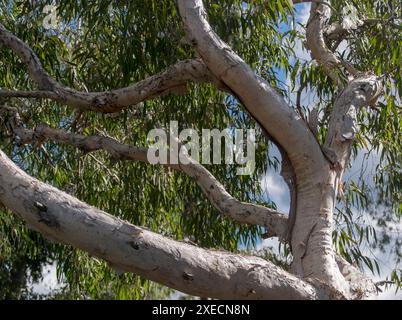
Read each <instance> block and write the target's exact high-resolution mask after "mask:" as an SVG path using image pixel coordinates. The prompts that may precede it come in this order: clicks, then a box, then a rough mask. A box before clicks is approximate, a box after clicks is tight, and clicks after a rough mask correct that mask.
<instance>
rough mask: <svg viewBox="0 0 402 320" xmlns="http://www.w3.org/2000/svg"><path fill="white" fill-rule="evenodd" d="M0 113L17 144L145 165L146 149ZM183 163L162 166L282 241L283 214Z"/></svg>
mask: <svg viewBox="0 0 402 320" xmlns="http://www.w3.org/2000/svg"><path fill="white" fill-rule="evenodd" d="M1 111H3V112H4V111H6V112H8V113H9V115H10V118H9V119H8V120H7V123H8V124H9V126H10V127H11V130H12V131H13V134H14V135H16V136H17V137H18V139H19V143H20V144H36V145H37V144H42V143H44V142H45V141H47V140H51V141H54V142H56V143H62V144H66V145H70V146H73V147H75V148H78V149H80V150H82V151H83V152H85V153H88V152H93V151H97V150H104V151H106V152H108V153H109V154H110V155H111V157H112V158H113V159H116V160H134V161H141V162H148V157H147V154H148V149H147V148H140V147H135V146H130V145H127V144H123V143H120V142H118V141H117V140H115V139H113V138H109V137H103V136H83V135H80V134H75V133H69V132H66V131H64V130H61V129H53V128H51V127H49V126H47V125H39V126H37V127H36V128H35V130H31V129H27V128H25V127H23V126H22V124H21V123H20V120H19V115H18V113H16V110H15V109H14V108H9V107H2V108H1V109H0V114H1ZM181 157H185V158H186V160H187V164H183V163H180V164H169V163H167V164H164V165H165V166H167V167H170V168H172V169H174V170H178V171H182V172H183V173H185V174H187V175H188V176H189V177H191V178H192V179H194V181H195V182H196V183H197V184H198V185H199V187H200V188H201V189H202V191H203V192H204V194H205V195H206V196H207V198H208V199H209V200H210V201H211V203H212V204H213V205H214V207H215V208H216V209H217V210H219V211H220V212H221V213H222V214H224V215H226V216H228V217H229V218H231V219H233V220H235V221H237V222H240V223H244V224H249V225H259V226H262V227H264V228H266V229H267V234H268V235H269V236H271V237H273V236H278V237H280V238H281V239H284V238H285V234H286V229H287V217H286V215H284V214H282V213H280V212H278V211H275V210H272V209H269V208H267V207H264V206H260V205H255V204H251V203H245V202H241V201H239V200H237V199H236V198H234V197H233V196H231V195H230V194H229V193H228V192H227V191H226V189H225V188H224V186H223V185H222V184H221V183H220V182H219V181H218V180H217V179H216V178H215V177H214V176H213V175H212V174H211V173H210V172H209V171H208V170H207V169H206V168H205V167H204V166H203V165H201V164H200V163H198V162H196V161H194V160H193V159H192V158H190V157H189V156H188V155H187V154H186V153H182V154H181Z"/></svg>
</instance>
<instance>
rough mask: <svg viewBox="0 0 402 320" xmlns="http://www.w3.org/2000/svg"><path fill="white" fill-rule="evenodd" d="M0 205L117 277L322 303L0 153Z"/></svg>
mask: <svg viewBox="0 0 402 320" xmlns="http://www.w3.org/2000/svg"><path fill="white" fill-rule="evenodd" d="M0 202H1V203H2V204H3V205H4V206H6V207H7V208H9V209H10V210H12V211H13V212H15V213H16V214H18V215H19V216H20V217H21V218H22V219H23V220H24V221H26V223H27V224H28V226H29V227H30V228H32V229H34V230H37V231H39V232H40V233H42V234H43V235H44V236H45V237H47V238H49V239H52V240H54V241H57V242H61V243H64V244H69V245H72V246H74V247H75V248H79V249H82V250H84V251H86V252H88V253H89V254H91V255H93V256H96V257H98V258H101V259H104V260H106V261H108V262H109V263H110V265H111V266H112V267H113V268H115V269H117V270H119V271H129V272H134V273H136V274H138V275H141V276H144V277H146V278H147V279H150V280H153V281H156V282H158V283H161V284H164V285H166V286H169V287H171V288H175V289H177V290H180V291H182V292H186V293H188V294H192V295H198V296H207V297H212V298H219V299H318V298H320V299H323V298H324V299H325V298H329V296H328V295H327V294H326V293H325V290H324V289H321V288H319V289H316V288H315V287H313V286H312V285H310V284H308V283H306V282H304V281H302V280H300V279H298V278H297V277H295V276H293V275H291V274H289V273H287V272H285V271H283V270H281V269H280V268H279V267H277V266H275V265H274V264H272V263H270V262H268V261H266V260H263V259H261V258H256V257H249V256H242V255H235V254H231V253H227V252H222V251H217V250H205V249H201V248H198V247H196V246H192V245H189V244H186V243H182V242H177V241H173V240H170V239H168V238H166V237H163V236H161V235H158V234H155V233H153V232H151V231H148V230H145V229H142V228H140V227H137V226H134V225H132V224H129V223H127V222H124V221H122V220H120V219H118V218H116V217H113V216H111V215H109V214H107V213H105V212H103V211H101V210H99V209H96V208H94V207H91V206H89V205H87V204H86V203H83V202H81V201H79V200H78V199H76V198H74V197H72V196H70V195H68V194H66V193H64V192H62V191H60V190H58V189H56V188H53V187H51V186H49V185H47V184H45V183H42V182H40V181H38V180H36V179H34V178H32V177H30V176H28V175H27V174H26V173H25V172H23V171H22V170H21V169H20V168H18V167H17V166H16V165H15V164H14V163H13V162H12V161H10V160H9V159H8V158H7V156H6V155H5V154H4V153H3V152H2V151H0Z"/></svg>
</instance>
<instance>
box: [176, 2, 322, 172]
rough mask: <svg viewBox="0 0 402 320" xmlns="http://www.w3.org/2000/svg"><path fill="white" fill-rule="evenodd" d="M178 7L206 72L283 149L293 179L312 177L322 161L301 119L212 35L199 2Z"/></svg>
mask: <svg viewBox="0 0 402 320" xmlns="http://www.w3.org/2000/svg"><path fill="white" fill-rule="evenodd" d="M178 4H179V9H180V14H181V16H182V20H183V22H184V25H185V28H186V31H187V37H188V40H189V42H190V43H192V44H193V45H194V47H195V49H196V50H197V52H198V53H199V54H200V56H201V57H202V59H203V61H204V62H205V64H206V65H207V67H208V69H209V70H210V71H211V72H212V73H213V74H214V75H215V77H216V78H217V79H219V80H221V81H222V82H223V83H224V84H225V85H226V86H227V87H229V88H230V89H231V91H232V92H233V93H234V94H235V96H236V97H237V98H238V99H239V100H240V101H241V102H242V104H243V105H244V106H245V108H246V109H247V110H248V111H249V112H250V114H251V115H252V116H253V117H254V119H256V121H257V122H258V123H259V125H260V126H261V128H262V129H263V130H265V131H266V132H267V133H268V134H269V136H270V137H271V138H272V140H273V141H274V142H276V143H277V144H278V145H280V146H282V147H283V149H284V150H285V151H286V153H287V154H288V156H289V159H290V161H291V164H292V166H293V167H294V170H295V172H296V176H297V175H298V174H303V172H305V171H306V170H309V169H312V170H311V172H310V173H311V174H312V176H314V175H315V173H316V172H317V170H315V169H314V168H317V167H319V166H321V165H323V162H321V161H325V160H324V158H323V156H322V153H321V149H320V147H319V145H318V143H317V141H316V140H315V139H314V137H313V135H312V133H311V132H310V130H309V129H308V127H307V125H306V123H305V122H304V121H303V119H301V118H300V117H299V116H298V115H297V113H296V112H295V111H294V110H293V109H292V108H290V107H289V106H288V105H287V104H286V102H285V100H284V99H283V97H282V96H281V95H280V94H279V93H278V92H276V91H275V90H274V89H273V88H272V87H271V86H270V85H269V84H268V83H267V82H266V81H265V80H264V79H262V78H260V77H258V76H257V75H256V74H255V73H254V72H253V70H251V68H250V67H249V66H248V65H247V64H246V63H245V62H244V61H243V60H242V59H241V58H240V57H239V56H238V55H237V54H236V53H235V52H233V50H232V49H231V48H230V47H229V46H228V45H227V44H226V43H224V42H223V41H222V40H221V39H220V38H219V37H218V35H217V34H216V33H214V31H213V30H212V29H211V26H210V25H209V23H208V21H207V17H206V13H205V11H204V7H203V4H202V1H201V0H189V1H184V0H179V1H178ZM302 158H303V159H302Z"/></svg>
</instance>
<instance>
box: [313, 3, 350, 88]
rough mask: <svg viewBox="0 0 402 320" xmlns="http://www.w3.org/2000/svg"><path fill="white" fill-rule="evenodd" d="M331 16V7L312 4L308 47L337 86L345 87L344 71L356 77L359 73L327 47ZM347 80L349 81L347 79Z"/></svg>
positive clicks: (322, 4)
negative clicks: (328, 26)
mask: <svg viewBox="0 0 402 320" xmlns="http://www.w3.org/2000/svg"><path fill="white" fill-rule="evenodd" d="M330 16H331V7H330V6H328V5H325V4H324V3H321V2H315V3H312V4H311V9H310V17H309V20H308V22H307V28H306V47H307V48H308V49H309V50H310V52H311V56H312V58H313V59H314V60H316V61H317V63H318V64H319V65H320V66H321V67H322V68H323V69H324V71H325V72H326V74H327V75H328V76H329V77H330V78H331V79H332V80H333V81H334V83H335V84H337V85H338V86H339V87H343V84H342V82H343V80H344V79H343V78H342V77H344V76H343V74H342V69H346V70H347V71H348V73H349V74H350V75H352V76H355V75H356V74H357V73H358V71H357V70H356V69H355V68H354V67H353V66H351V65H350V64H348V63H347V62H345V61H343V60H342V59H340V58H338V57H337V56H336V54H335V53H334V52H333V51H332V50H331V49H330V48H329V47H328V45H327V34H326V31H327V25H326V24H327V22H328V20H329V18H330ZM345 80H347V79H345Z"/></svg>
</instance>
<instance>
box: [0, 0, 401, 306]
mask: <svg viewBox="0 0 402 320" xmlns="http://www.w3.org/2000/svg"><path fill="white" fill-rule="evenodd" d="M204 2H205V7H204V3H203V1H201V0H178V1H177V2H174V1H162V2H159V1H127V2H125V1H119V2H117V3H115V2H113V1H106V0H102V1H80V2H77V3H71V2H69V1H61V3H60V4H59V5H58V7H57V19H55V17H56V16H50V19H53V20H52V21H47V22H46V23H44V20H43V19H44V15H43V12H44V11H43V9H44V8H47V7H45V5H48V4H49V3H47V2H46V1H40V3H39V4H37V2H36V1H35V2H33V3H18V2H14V1H11V2H3V3H2V4H1V7H0V8H1V18H2V25H0V44H1V50H2V58H1V60H0V68H1V73H0V74H1V77H0V82H1V87H2V89H1V90H0V98H1V99H2V104H1V109H0V111H1V123H2V125H1V130H0V134H1V137H2V139H1V141H2V142H1V148H2V150H4V152H3V151H0V202H1V203H2V204H3V206H4V207H5V208H7V210H4V211H3V212H2V213H1V216H2V219H3V221H4V224H3V227H2V229H1V230H2V233H3V234H4V235H3V238H4V239H7V240H8V241H9V242H10V243H14V244H15V243H18V244H20V243H21V241H22V239H24V238H26V239H29V241H33V242H34V245H33V247H34V248H39V246H40V243H41V241H43V240H42V239H41V238H40V237H39V238H38V239H36V240H35V239H34V238H35V237H34V236H27V235H28V234H29V232H30V233H31V234H32V232H31V231H29V232H28V231H27V229H26V227H28V228H29V229H32V230H35V231H38V232H39V233H40V234H41V235H42V236H43V237H45V238H46V239H48V240H51V241H53V242H55V243H61V244H64V245H57V244H49V243H47V242H46V246H48V247H49V248H48V252H49V253H45V254H44V255H45V256H46V255H47V254H48V257H51V258H52V259H56V260H57V261H59V263H60V264H61V266H62V267H61V270H62V271H63V273H64V276H65V277H66V278H67V282H68V283H69V284H70V286H71V288H73V289H72V290H73V291H74V290H75V291H74V292H75V293H73V295H74V294H78V295H80V294H84V295H89V296H92V297H101V296H104V295H110V294H112V295H113V292H118V293H119V296H120V297H127V296H130V295H131V294H132V293H133V292H135V294H136V297H137V298H141V297H142V298H144V297H146V296H147V295H149V294H150V295H151V296H152V292H154V293H155V290H154V291H152V290H151V289H147V288H150V287H149V286H150V283H148V282H146V281H145V280H143V279H149V280H151V281H154V282H156V283H159V284H162V285H164V286H167V287H170V288H173V289H177V290H180V291H182V292H185V293H188V294H190V295H195V296H202V297H211V298H219V299H233V298H235V299H239V298H240V299H365V298H371V297H373V296H375V294H376V292H377V286H376V284H375V283H374V282H373V280H371V279H370V277H369V276H367V275H365V274H364V273H363V272H362V271H361V270H360V269H359V268H358V266H359V265H361V264H362V263H366V264H367V265H368V266H370V265H371V269H374V265H375V263H376V262H375V261H374V263H373V262H372V261H371V260H370V259H368V258H367V257H365V256H364V255H363V254H362V253H361V252H360V251H359V249H358V248H359V247H358V245H356V246H355V245H354V244H356V243H358V242H359V241H360V242H361V241H363V240H364V239H365V240H366V241H367V240H369V239H368V237H369V233H370V232H371V230H368V229H366V230H364V229H363V228H359V226H358V225H356V224H354V221H353V218H352V219H351V215H350V212H351V207H353V206H354V205H357V206H359V207H360V208H369V207H372V205H373V203H374V204H375V202H376V201H372V202H370V201H369V200H370V199H369V197H368V194H369V193H368V192H369V191H368V190H366V189H364V180H361V181H358V183H357V184H356V183H355V182H354V181H352V180H349V181H344V180H343V176H344V174H345V170H347V169H348V166H349V164H350V161H351V159H353V157H354V156H356V154H357V153H358V152H359V150H363V149H370V150H377V151H379V152H380V153H381V159H380V163H379V165H378V170H377V173H376V177H375V178H376V179H375V183H376V184H375V186H376V187H377V188H379V189H380V191H377V192H376V193H375V195H376V197H377V199H378V202H380V203H383V204H387V208H391V209H390V210H389V211H388V212H387V213H386V215H387V217H398V216H400V213H401V211H402V208H401V206H400V195H401V193H400V192H401V191H400V190H401V189H400V187H401V181H400V150H401V139H400V132H401V130H400V125H401V122H400V106H399V104H400V96H401V93H402V85H401V84H402V81H401V69H400V61H401V38H400V29H401V25H400V22H401V4H400V3H398V1H359V2H354V1H347V2H343V1H331V3H329V2H325V1H311V2H312V3H311V11H310V17H309V20H308V22H307V24H306V25H305V26H301V27H294V23H295V16H294V10H295V9H294V7H296V5H297V4H298V3H302V2H308V1H293V3H292V2H291V1H281V0H279V1H276V2H272V1H262V0H260V1H219V2H217V1H216V2H214V1H204ZM48 18H49V16H47V17H46V19H48ZM50 22H51V23H50ZM49 23H50V24H49ZM52 23H53V24H52ZM292 23H293V27H292V26H290V27H289V25H292ZM48 25H53V26H54V28H53V29H50V30H47V29H46V26H48ZM304 28H305V34H304V33H303V30H304ZM300 38H302V39H304V40H305V46H306V48H307V49H308V50H309V51H310V53H311V58H312V59H313V61H314V62H313V63H312V62H311V61H303V60H301V59H295V57H294V45H295V43H296V41H297V40H298V39H300ZM342 43H346V44H347V50H346V51H344V52H342V53H340V51H339V50H338V47H339V46H340V45H341V44H342ZM236 52H237V53H236ZM246 61H247V62H246ZM285 77H288V78H289V79H290V80H289V81H290V86H291V87H292V91H296V92H297V93H296V99H293V100H294V101H293V100H292V99H291V94H292V93H291V92H290V91H291V90H286V85H285V84H283V79H284V78H285ZM305 91H307V92H309V93H311V92H314V93H315V94H316V96H317V99H318V101H317V103H316V105H315V106H312V105H311V106H307V107H304V106H302V103H301V101H302V99H301V98H302V95H304V94H305V93H304V92H305ZM170 120H177V121H178V122H179V124H180V126H181V128H185V127H193V128H196V129H197V130H201V129H202V128H211V126H213V127H215V128H220V129H223V128H227V127H229V128H232V129H234V128H249V127H251V126H254V125H256V130H257V136H256V146H257V150H256V161H255V162H256V165H255V168H256V169H255V170H254V172H253V174H252V175H249V176H247V175H243V176H238V175H236V165H228V166H226V165H208V166H207V165H206V166H203V165H201V164H200V163H198V162H197V161H195V160H194V159H193V158H191V157H189V156H188V155H184V157H187V158H186V159H187V160H188V161H187V163H181V164H174V163H171V162H170V163H168V164H165V165H150V164H149V163H147V162H149V161H148V157H147V151H148V149H147V148H146V145H147V139H146V134H147V132H148V131H149V130H151V129H153V128H166V127H167V126H168V123H169V121H170ZM112 136H113V137H112ZM271 146H276V147H277V148H278V150H279V153H280V155H281V160H279V159H277V158H275V157H274V158H272V156H269V154H268V151H269V149H271ZM6 154H7V155H6ZM10 158H11V159H10ZM279 162H281V163H280V164H279ZM279 166H280V168H281V175H282V177H283V179H284V180H285V181H286V183H287V185H288V186H289V192H290V210H289V214H288V215H286V214H283V213H281V212H278V211H277V209H276V208H275V205H274V204H273V203H271V202H270V201H269V199H267V197H264V196H263V193H262V190H261V187H260V183H259V181H260V179H261V176H262V175H263V174H264V173H265V172H266V170H267V169H268V168H276V169H277V168H279ZM28 173H29V174H30V175H29V174H28ZM33 176H35V177H33ZM51 185H52V186H51ZM201 191H202V192H201ZM94 206H96V207H94ZM98 208H99V209H98ZM107 212H110V213H107ZM348 214H349V215H348ZM13 215H17V216H18V217H19V218H20V219H21V220H23V221H24V222H25V224H26V227H25V226H23V225H18V223H19V222H15V221H16V220H15V218H14V216H13ZM339 221H341V222H342V223H344V224H342V223H339V225H335V222H339ZM384 221H386V219H384ZM385 225H386V223H385ZM13 230H18V231H19V232H17V235H14V238H15V239H16V242H13V241H11V240H10V239H14V238H12V236H13ZM356 230H357V233H356ZM33 234H34V235H36V233H33ZM261 236H263V237H277V238H278V239H279V240H280V242H281V243H282V245H285V252H284V255H287V257H288V258H290V257H291V266H290V267H289V268H287V264H286V261H285V262H284V261H282V260H283V259H282V260H281V259H280V258H279V260H280V261H279V262H280V263H279V264H280V265H281V266H279V265H276V264H275V263H273V262H272V261H276V262H278V258H277V257H276V258H275V259H274V258H272V257H271V259H263V258H261V257H255V256H251V255H246V254H244V253H239V252H238V251H239V245H240V244H241V246H242V247H243V248H246V249H245V250H246V251H249V250H248V249H250V248H251V247H253V246H254V245H255V244H256V241H258V239H259V238H260V237H261ZM32 239H33V240H32ZM188 239H190V240H191V241H189V240H188ZM5 243H6V242H5ZM377 243H380V240H378V239H377ZM10 246H11V245H9V246H8V248H9V247H10ZM5 247H6V248H7V245H6V246H5ZM208 248H215V249H208ZM216 248H218V249H219V250H216ZM398 248H399V247H398ZM76 249H79V250H82V251H78V250H76ZM397 250H398V249H397ZM46 252H47V251H46ZM83 252H86V253H87V254H88V255H89V256H88V255H85V254H83ZM9 255H10V253H9ZM34 256H35V257H36V256H37V255H35V254H34ZM91 257H93V258H91ZM98 259H101V260H102V261H105V262H107V265H106V264H105V263H103V262H102V261H101V260H98ZM270 260H272V261H270ZM109 267H111V268H112V269H114V270H117V272H118V274H120V273H133V274H136V275H139V276H141V278H136V277H134V276H132V275H127V276H119V275H116V274H115V273H113V272H111V271H110V268H109ZM377 267H378V265H377ZM91 270H96V272H95V271H91ZM397 272H398V270H396V271H395V273H394V276H393V278H394V280H395V281H399V280H398V279H399V278H398V276H397ZM101 279H103V280H102V281H104V283H107V289H106V290H104V289H101V287H102V285H100V282H101ZM133 283H136V284H137V285H135V286H134V287H133ZM116 287H117V288H116ZM122 287H124V288H129V289H127V290H126V289H125V290H126V291H125V292H126V295H124V294H122V293H121V292H122V290H121V288H122ZM151 288H155V286H154V285H151Z"/></svg>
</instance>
